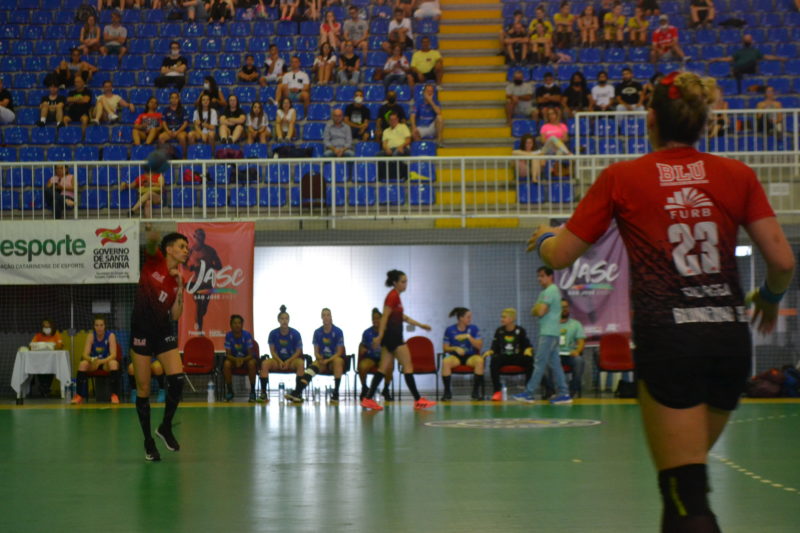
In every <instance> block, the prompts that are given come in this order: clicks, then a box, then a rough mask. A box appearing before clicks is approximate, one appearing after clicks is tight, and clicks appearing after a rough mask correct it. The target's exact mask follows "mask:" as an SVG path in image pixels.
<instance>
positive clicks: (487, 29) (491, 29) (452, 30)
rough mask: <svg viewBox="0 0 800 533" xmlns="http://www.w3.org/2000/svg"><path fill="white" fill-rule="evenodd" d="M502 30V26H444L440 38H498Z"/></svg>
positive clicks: (441, 28)
mask: <svg viewBox="0 0 800 533" xmlns="http://www.w3.org/2000/svg"><path fill="white" fill-rule="evenodd" d="M502 29H503V25H502V24H443V25H441V26H439V36H440V37H441V36H443V35H446V36H447V37H448V38H449V37H450V36H451V35H465V34H482V35H494V36H495V37H498V36H499V35H500V32H501V31H502ZM498 38H499V37H498Z"/></svg>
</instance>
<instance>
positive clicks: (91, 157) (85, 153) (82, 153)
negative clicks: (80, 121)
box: [75, 126, 100, 161]
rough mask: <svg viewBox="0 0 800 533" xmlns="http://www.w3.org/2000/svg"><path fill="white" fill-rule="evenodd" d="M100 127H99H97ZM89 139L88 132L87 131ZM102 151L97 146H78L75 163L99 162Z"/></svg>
mask: <svg viewBox="0 0 800 533" xmlns="http://www.w3.org/2000/svg"><path fill="white" fill-rule="evenodd" d="M95 127H98V126H95ZM86 136H87V137H88V136H89V135H88V131H87V135H86ZM99 160H100V149H99V148H98V147H97V146H85V145H84V146H78V147H76V148H75V161H99Z"/></svg>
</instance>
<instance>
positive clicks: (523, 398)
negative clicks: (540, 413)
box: [512, 392, 536, 403]
mask: <svg viewBox="0 0 800 533" xmlns="http://www.w3.org/2000/svg"><path fill="white" fill-rule="evenodd" d="M512 398H514V399H515V400H517V401H518V402H525V403H536V398H534V397H533V396H532V395H531V394H529V393H527V392H520V393H519V394H515V395H514V396H512Z"/></svg>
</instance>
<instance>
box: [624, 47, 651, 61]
mask: <svg viewBox="0 0 800 533" xmlns="http://www.w3.org/2000/svg"><path fill="white" fill-rule="evenodd" d="M628 59H629V60H630V61H631V63H641V62H643V61H649V60H650V49H649V48H645V47H643V46H634V47H631V48H630V52H629V54H628Z"/></svg>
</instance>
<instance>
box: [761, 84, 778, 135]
mask: <svg viewBox="0 0 800 533" xmlns="http://www.w3.org/2000/svg"><path fill="white" fill-rule="evenodd" d="M782 108H783V104H782V103H781V102H780V101H779V100H777V99H775V89H774V88H772V87H770V86H767V87H765V88H764V99H763V100H761V101H760V102H758V103H757V104H756V109H761V110H768V109H782ZM756 129H757V130H758V131H759V132H763V133H766V134H768V135H773V134H775V135H776V136H777V137H778V138H780V137H782V136H783V113H758V114H757V115H756Z"/></svg>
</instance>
